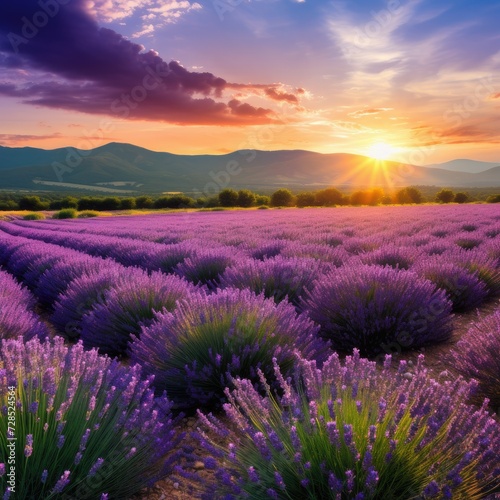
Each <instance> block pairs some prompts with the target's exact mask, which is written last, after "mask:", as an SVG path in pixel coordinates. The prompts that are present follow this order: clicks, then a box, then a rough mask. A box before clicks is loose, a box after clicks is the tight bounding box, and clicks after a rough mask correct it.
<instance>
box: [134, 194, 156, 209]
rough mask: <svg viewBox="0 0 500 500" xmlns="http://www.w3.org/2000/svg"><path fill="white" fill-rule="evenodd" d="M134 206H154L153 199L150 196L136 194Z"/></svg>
mask: <svg viewBox="0 0 500 500" xmlns="http://www.w3.org/2000/svg"><path fill="white" fill-rule="evenodd" d="M135 206H136V208H153V206H154V201H153V198H151V196H145V195H143V196H138V197H137V198H136V199H135Z"/></svg>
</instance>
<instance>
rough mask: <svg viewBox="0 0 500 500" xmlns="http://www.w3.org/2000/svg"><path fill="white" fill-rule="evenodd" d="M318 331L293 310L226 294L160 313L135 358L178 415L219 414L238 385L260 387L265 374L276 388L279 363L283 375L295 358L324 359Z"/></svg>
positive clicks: (244, 294) (135, 348) (138, 342)
mask: <svg viewBox="0 0 500 500" xmlns="http://www.w3.org/2000/svg"><path fill="white" fill-rule="evenodd" d="M317 331H318V330H317V327H316V326H315V325H314V324H313V323H312V322H311V321H310V320H309V319H307V318H305V317H300V316H297V314H296V312H295V309H294V307H293V306H292V305H291V304H289V303H287V302H281V303H279V304H277V305H276V304H275V303H274V301H273V300H272V299H266V298H265V297H264V296H263V295H259V296H256V295H255V294H254V293H252V292H251V291H250V290H235V289H225V290H219V291H218V292H217V293H215V294H212V295H209V296H207V297H201V296H198V297H194V298H193V299H192V300H190V301H189V302H186V301H184V302H182V303H179V306H178V307H177V309H176V310H174V311H173V313H166V312H164V313H158V314H157V315H156V321H155V322H154V323H153V324H151V325H150V326H149V327H145V328H143V329H142V332H141V336H140V338H136V339H135V341H134V342H133V343H132V345H131V347H130V351H131V358H132V361H134V362H138V363H140V364H141V365H142V366H143V367H144V371H145V372H146V373H148V374H153V375H155V385H156V387H157V388H159V389H161V390H163V389H165V390H166V391H167V394H168V395H169V397H170V398H171V399H172V400H173V401H174V402H175V403H176V405H177V406H178V407H180V408H196V407H198V406H200V405H201V406H217V405H219V404H220V402H221V401H223V400H224V389H225V388H226V387H227V386H232V380H233V378H234V377H244V378H249V379H251V380H252V381H253V382H254V383H258V382H259V376H258V370H261V371H262V372H263V373H265V374H266V376H267V377H268V379H269V380H270V382H271V383H272V375H273V363H272V359H273V358H274V357H275V358H276V359H277V363H278V364H279V366H280V367H281V369H282V370H283V372H284V373H288V372H290V370H291V369H292V368H293V364H294V360H295V358H294V355H293V352H294V350H298V351H299V352H301V353H302V354H303V355H304V356H306V357H309V358H312V359H318V360H319V361H321V360H322V359H324V356H325V351H328V348H327V346H325V344H324V343H323V342H322V341H321V340H320V339H318V338H317Z"/></svg>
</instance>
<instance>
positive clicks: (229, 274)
mask: <svg viewBox="0 0 500 500" xmlns="http://www.w3.org/2000/svg"><path fill="white" fill-rule="evenodd" d="M323 269H325V265H324V264H323V263H321V262H320V261H318V260H316V259H307V258H284V257H282V256H280V255H278V256H277V257H273V258H271V259H265V260H255V259H247V260H245V261H242V262H239V263H238V264H237V265H235V266H233V267H229V268H227V269H226V271H225V272H224V274H223V275H222V277H221V282H220V286H221V287H225V288H239V289H240V290H241V289H243V288H248V289H249V290H252V291H253V292H254V293H255V294H256V295H259V294H260V293H263V294H264V295H265V297H267V298H272V299H274V301H275V302H276V303H279V302H281V301H282V300H285V299H288V300H289V301H290V302H291V303H292V304H294V305H297V304H298V300H299V298H300V297H301V296H302V294H303V293H304V290H305V289H306V288H310V287H311V286H312V283H313V281H314V280H315V279H316V278H317V277H318V276H319V275H320V274H321V272H322V270H323Z"/></svg>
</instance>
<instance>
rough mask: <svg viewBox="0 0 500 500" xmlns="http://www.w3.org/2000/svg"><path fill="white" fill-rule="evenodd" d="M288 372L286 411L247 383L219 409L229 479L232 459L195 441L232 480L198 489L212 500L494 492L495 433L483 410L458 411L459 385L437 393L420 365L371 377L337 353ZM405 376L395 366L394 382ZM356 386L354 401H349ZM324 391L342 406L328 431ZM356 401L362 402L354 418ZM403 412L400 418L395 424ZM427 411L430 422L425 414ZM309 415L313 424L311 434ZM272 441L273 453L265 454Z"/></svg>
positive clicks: (498, 466) (499, 440)
mask: <svg viewBox="0 0 500 500" xmlns="http://www.w3.org/2000/svg"><path fill="white" fill-rule="evenodd" d="M296 365H297V371H296V372H295V374H294V379H295V380H297V381H301V380H302V382H298V383H299V384H300V390H298V391H297V390H293V392H294V394H293V395H292V397H290V398H288V399H287V404H286V405H284V406H283V405H282V404H281V402H280V399H279V397H278V396H276V392H274V391H272V390H271V389H268V390H267V392H266V395H265V396H260V395H259V393H258V392H257V391H256V389H255V388H254V387H253V385H252V383H250V382H249V381H248V380H236V381H235V382H234V385H235V389H234V390H233V391H232V392H231V393H229V403H227V404H226V405H225V406H224V408H225V410H226V412H227V416H228V417H229V419H230V424H228V426H229V428H232V429H233V430H232V431H230V432H232V433H234V434H233V437H232V439H234V440H237V441H238V443H239V446H238V447H237V448H236V452H235V455H234V453H233V457H232V460H231V465H230V469H229V468H228V469H226V468H225V466H224V458H225V457H227V456H228V455H229V453H232V452H230V451H229V450H228V449H226V448H225V447H224V445H223V444H221V443H220V442H218V443H217V442H215V441H213V440H211V439H210V438H209V437H208V436H207V435H206V434H203V433H202V435H203V440H202V441H200V443H201V446H202V447H203V446H209V448H210V449H211V450H212V452H213V451H214V450H215V451H216V453H219V454H220V453H222V456H221V458H222V460H221V461H220V462H219V463H220V464H221V465H219V469H218V471H217V472H216V474H217V475H218V476H220V477H222V476H223V475H224V474H225V477H227V474H229V471H231V472H230V473H231V475H232V480H231V481H230V482H229V484H225V485H223V484H221V483H218V484H216V485H213V484H205V488H206V492H207V494H208V495H212V498H224V495H225V494H231V493H230V492H231V491H235V489H236V488H238V489H239V490H241V496H239V495H236V498H246V497H249V498H266V495H269V494H270V493H269V492H270V491H271V490H272V491H274V493H272V495H278V496H277V498H282V496H280V495H281V492H284V491H286V497H287V498H301V497H303V496H305V497H309V496H308V495H309V494H310V495H312V497H311V498H340V497H342V498H343V497H345V498H358V499H361V498H366V499H368V498H370V499H375V498H413V497H415V496H418V495H420V496H422V497H423V498H433V497H434V496H436V495H437V496H436V498H438V497H439V495H443V496H444V497H450V495H453V497H454V498H455V497H456V498H462V497H464V498H465V497H467V498H474V499H476V500H479V499H480V498H483V496H481V495H482V491H498V489H499V488H500V483H499V481H498V476H497V471H498V470H500V457H499V456H498V454H497V453H495V450H496V449H498V446H499V445H500V424H499V423H498V422H497V421H495V420H494V419H493V418H492V417H491V415H490V414H488V412H487V411H486V410H485V409H484V407H483V408H482V409H481V410H479V411H478V410H477V409H476V408H474V407H471V406H468V405H466V404H464V398H466V397H467V394H469V393H470V392H471V391H473V389H474V384H473V383H470V384H469V383H466V382H465V381H464V380H463V379H460V378H459V379H457V380H455V381H454V382H453V383H447V384H443V385H440V384H438V383H436V382H435V381H434V380H433V379H432V378H431V377H430V376H429V375H428V374H427V371H426V370H425V368H424V367H423V357H420V358H419V360H418V363H417V366H415V367H414V371H415V373H414V377H413V378H412V379H411V380H407V379H405V378H404V376H403V373H399V372H398V373H396V374H395V373H393V372H391V371H389V370H383V371H382V370H379V369H378V368H377V365H376V363H374V362H370V361H368V360H366V359H362V358H360V357H359V353H358V352H355V353H354V355H353V356H348V357H346V358H345V361H344V362H341V361H340V358H339V356H338V355H337V354H336V353H335V354H333V355H332V356H331V357H330V358H329V359H328V360H327V361H326V362H325V363H324V364H323V367H322V369H321V370H318V369H317V367H316V363H315V362H313V361H306V360H304V359H302V358H300V357H298V358H297V362H296ZM404 369H405V367H404V364H403V367H402V369H401V370H400V372H404ZM306 378H307V380H305V379H306ZM281 380H283V379H281ZM354 384H357V385H358V391H357V396H356V397H357V398H359V399H358V400H356V399H355V398H354V397H353V395H352V385H354ZM331 385H335V387H336V392H337V394H338V395H339V396H340V397H341V399H342V402H341V403H340V402H336V403H335V417H336V421H333V420H331V416H330V413H331V410H330V408H329V404H328V402H329V401H330V400H329V395H330V393H331V390H330V387H331ZM286 390H287V391H288V390H290V389H289V388H287V389H286ZM282 392H283V391H282ZM278 393H279V391H278ZM402 395H404V397H402ZM339 399H340V398H339ZM357 401H361V402H362V405H361V411H360V412H358V410H357V408H356V402H357ZM401 401H406V403H401ZM312 402H314V404H313V405H311V403H312ZM403 404H406V406H407V407H406V408H405V410H404V415H403V417H401V418H400V419H399V421H398V422H396V421H395V416H396V413H397V412H398V411H401V406H402V405H403ZM427 405H431V406H432V408H434V412H432V413H430V414H429V413H425V412H424V411H423V409H424V408H425V407H426V406H427ZM297 407H299V410H297ZM311 408H313V410H312V411H313V413H316V412H317V415H318V416H317V419H315V421H316V422H318V424H315V425H311V424H310V419H311ZM297 414H299V415H302V417H301V418H296V417H295V415H297ZM322 422H324V424H323V423H322ZM438 423H439V424H438ZM437 424H438V425H437ZM211 425H215V423H214V420H213V419H212V420H211ZM219 427H220V432H222V431H223V430H225V431H226V432H228V430H229V428H228V427H226V426H225V425H224V424H222V423H220V422H219ZM338 428H340V429H342V430H343V432H341V433H339V432H338ZM276 436H279V438H280V439H281V440H282V446H281V447H276V446H274V445H272V443H274V442H275V440H276ZM366 438H368V443H369V444H368V445H367V444H366V442H367V440H366ZM422 443H424V444H422ZM207 449H208V448H207ZM228 467H229V466H228ZM270 471H272V473H270ZM305 488H307V491H308V492H309V493H306V490H305ZM337 495H339V496H337ZM283 498H285V497H284V496H283Z"/></svg>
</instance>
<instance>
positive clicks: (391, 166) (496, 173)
mask: <svg viewBox="0 0 500 500" xmlns="http://www.w3.org/2000/svg"><path fill="white" fill-rule="evenodd" d="M460 161H462V160H460ZM440 167H441V168H432V167H420V166H408V165H402V164H399V163H396V162H389V161H387V162H377V161H375V160H373V159H371V158H367V157H364V156H358V155H352V154H342V153H336V154H320V153H314V152H311V151H302V150H291V151H256V150H245V151H235V152H233V153H229V154H226V155H193V156H191V155H176V154H171V153H158V152H154V151H150V150H148V149H144V148H140V147H137V146H134V145H132V144H121V143H110V144H107V145H105V146H102V147H98V148H95V149H93V150H90V151H81V152H78V151H77V150H75V149H74V148H61V149H54V150H51V151H46V150H42V149H36V148H8V147H0V189H13V190H21V189H23V190H26V189H27V190H41V189H46V190H64V191H68V190H69V189H77V190H80V191H93V190H94V191H101V192H105V191H108V192H114V193H120V192H122V193H127V192H129V193H130V192H134V193H137V192H155V193H158V192H167V191H168V192H170V191H183V192H188V193H192V194H202V193H203V194H207V195H210V194H214V193H216V192H218V191H219V190H220V189H222V188H223V187H227V186H229V187H232V188H235V189H241V188H249V189H253V190H271V189H275V188H278V187H289V188H291V189H303V190H308V189H309V190H312V189H319V188H321V187H325V186H332V185H334V186H337V187H349V186H350V187H363V186H381V187H386V186H407V185H421V186H424V185H429V186H431V185H434V186H448V187H489V186H500V166H497V167H495V168H491V169H489V170H485V171H482V172H477V173H470V172H457V171H451V170H449V169H445V168H443V166H442V165H441V166H440Z"/></svg>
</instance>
